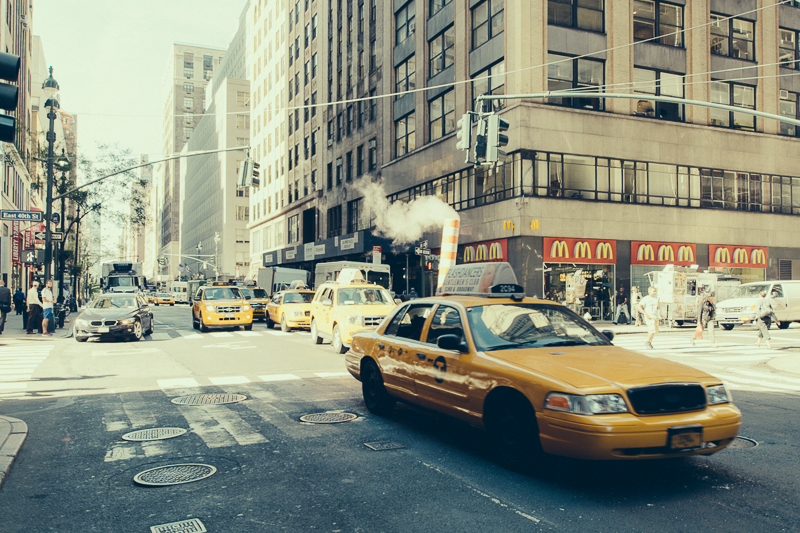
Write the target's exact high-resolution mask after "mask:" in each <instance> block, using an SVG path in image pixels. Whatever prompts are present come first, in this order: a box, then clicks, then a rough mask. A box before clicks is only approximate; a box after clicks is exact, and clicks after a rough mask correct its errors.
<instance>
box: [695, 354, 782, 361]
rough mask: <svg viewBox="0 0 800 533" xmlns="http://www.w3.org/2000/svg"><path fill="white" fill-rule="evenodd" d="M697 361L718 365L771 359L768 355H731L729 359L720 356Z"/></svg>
mask: <svg viewBox="0 0 800 533" xmlns="http://www.w3.org/2000/svg"><path fill="white" fill-rule="evenodd" d="M698 359H703V360H705V361H717V362H720V363H726V362H729V361H730V362H734V361H763V360H765V359H771V357H769V356H768V355H732V356H730V357H725V356H720V357H698Z"/></svg>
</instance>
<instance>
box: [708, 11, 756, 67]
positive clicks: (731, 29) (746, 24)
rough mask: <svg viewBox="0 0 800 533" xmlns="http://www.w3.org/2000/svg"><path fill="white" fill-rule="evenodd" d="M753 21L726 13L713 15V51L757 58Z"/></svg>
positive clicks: (719, 53) (718, 53)
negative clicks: (731, 16) (732, 16)
mask: <svg viewBox="0 0 800 533" xmlns="http://www.w3.org/2000/svg"><path fill="white" fill-rule="evenodd" d="M754 42H755V29H754V24H753V22H751V21H749V20H742V19H736V18H729V17H726V16H725V15H715V14H712V15H711V53H712V54H717V55H722V56H729V57H736V58H738V59H747V60H748V61H755V60H756V53H755V44H754Z"/></svg>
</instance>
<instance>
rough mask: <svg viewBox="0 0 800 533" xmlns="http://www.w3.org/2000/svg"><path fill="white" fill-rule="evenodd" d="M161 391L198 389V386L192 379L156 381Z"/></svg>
mask: <svg viewBox="0 0 800 533" xmlns="http://www.w3.org/2000/svg"><path fill="white" fill-rule="evenodd" d="M156 382H157V383H158V386H159V387H161V388H162V389H177V388H185V387H199V386H200V384H199V383H198V382H197V380H195V379H194V378H175V379H159V380H156Z"/></svg>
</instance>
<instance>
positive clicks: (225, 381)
mask: <svg viewBox="0 0 800 533" xmlns="http://www.w3.org/2000/svg"><path fill="white" fill-rule="evenodd" d="M208 381H210V382H211V383H213V384H214V385H239V384H242V383H250V380H249V379H247V378H246V377H244V376H225V377H220V378H208Z"/></svg>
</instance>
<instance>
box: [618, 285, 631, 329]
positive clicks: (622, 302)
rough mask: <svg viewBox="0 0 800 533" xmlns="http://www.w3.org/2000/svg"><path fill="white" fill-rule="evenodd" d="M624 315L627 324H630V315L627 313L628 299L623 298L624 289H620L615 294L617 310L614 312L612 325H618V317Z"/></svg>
mask: <svg viewBox="0 0 800 533" xmlns="http://www.w3.org/2000/svg"><path fill="white" fill-rule="evenodd" d="M622 314H624V315H625V317H626V318H627V323H628V324H630V323H631V315H630V313H628V297H627V296H625V289H624V288H622V287H620V288H619V292H618V293H617V309H616V311H615V312H614V324H618V323H619V316H620V315H622Z"/></svg>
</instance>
